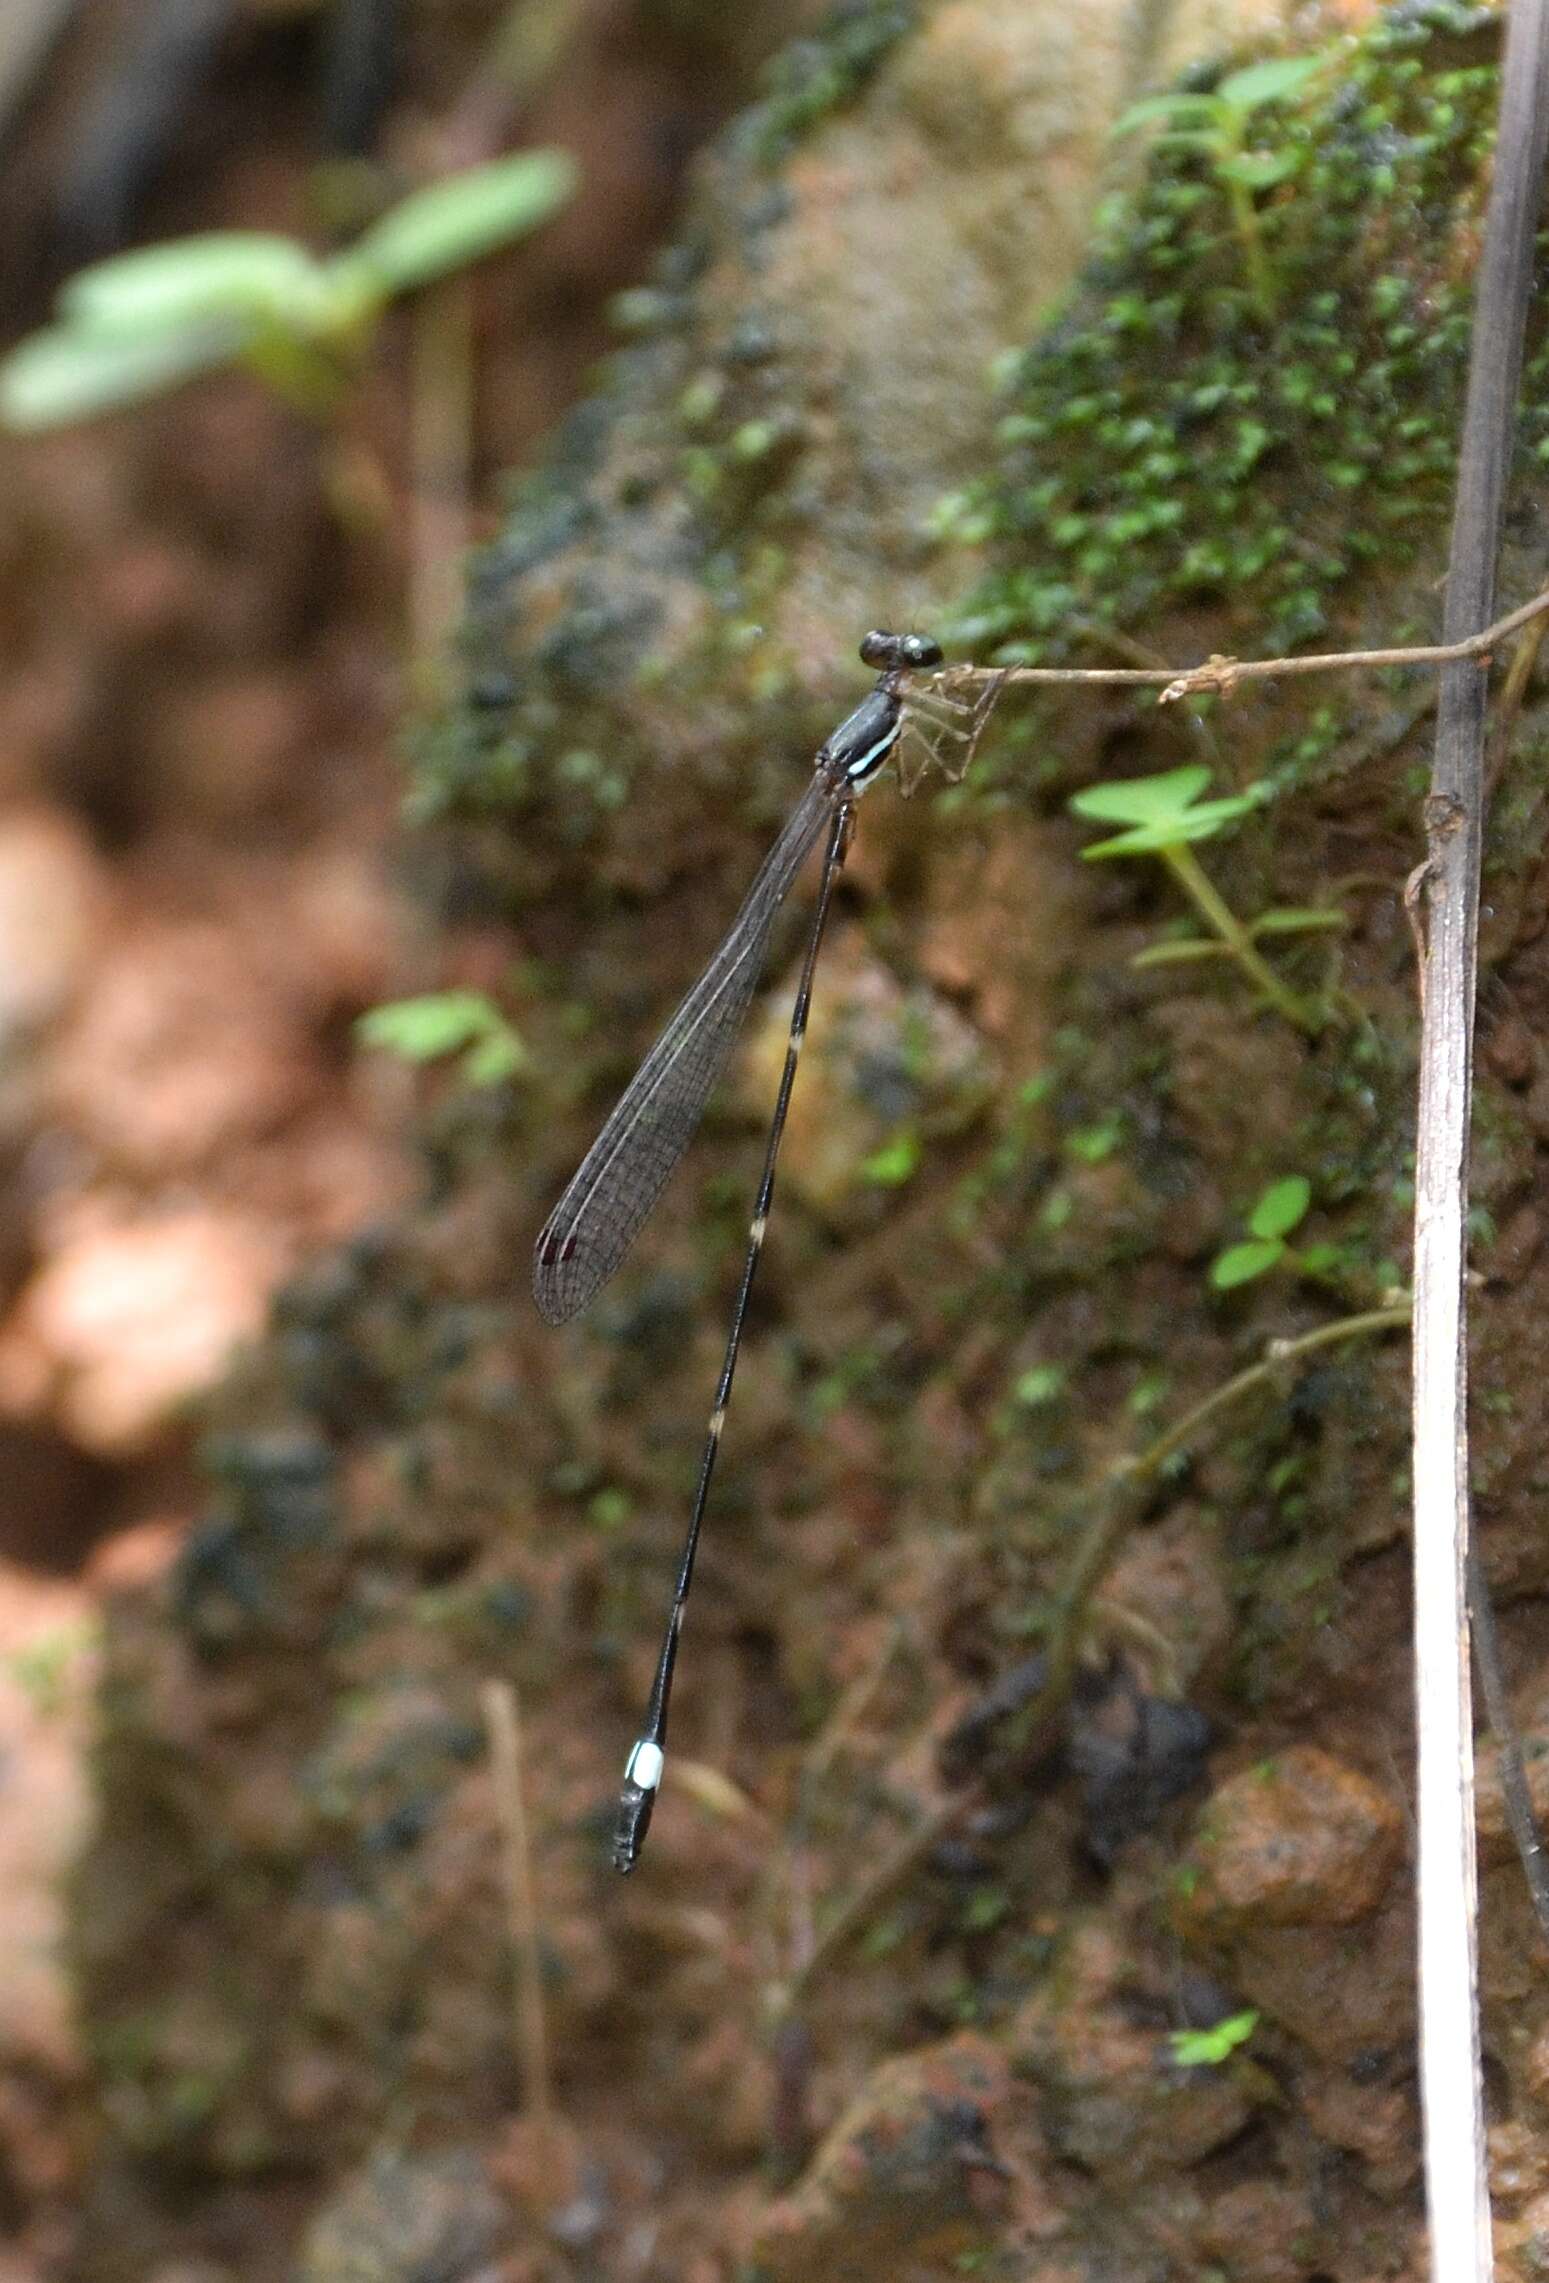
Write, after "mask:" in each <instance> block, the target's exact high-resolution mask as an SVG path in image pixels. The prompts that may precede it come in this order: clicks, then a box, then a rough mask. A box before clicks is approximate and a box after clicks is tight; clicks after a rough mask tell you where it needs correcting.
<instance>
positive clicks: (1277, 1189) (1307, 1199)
mask: <svg viewBox="0 0 1549 2283" xmlns="http://www.w3.org/2000/svg"><path fill="white" fill-rule="evenodd" d="M1311 1203H1312V1184H1311V1182H1310V1181H1307V1180H1305V1179H1304V1178H1303V1176H1302V1175H1301V1174H1299V1173H1290V1174H1287V1176H1286V1178H1285V1179H1284V1181H1275V1182H1272V1183H1271V1184H1270V1186H1269V1188H1267V1189H1266V1190H1265V1192H1264V1194H1263V1196H1262V1197H1261V1198H1260V1199H1259V1201H1258V1203H1257V1204H1256V1205H1255V1206H1254V1208H1253V1210H1252V1212H1251V1213H1250V1214H1249V1215H1248V1227H1249V1229H1250V1230H1251V1231H1252V1233H1253V1235H1254V1236H1256V1237H1288V1236H1289V1235H1290V1233H1291V1231H1292V1230H1293V1229H1294V1228H1295V1226H1296V1224H1297V1222H1298V1221H1299V1220H1301V1218H1302V1217H1303V1215H1304V1214H1305V1213H1306V1210H1307V1208H1308V1206H1309V1205H1310V1204H1311Z"/></svg>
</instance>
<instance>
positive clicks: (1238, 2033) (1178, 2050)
mask: <svg viewBox="0 0 1549 2283" xmlns="http://www.w3.org/2000/svg"><path fill="white" fill-rule="evenodd" d="M1258 2026H1259V2017H1258V2010H1257V2008H1256V2007H1253V2006H1249V2007H1248V2008H1247V2009H1246V2010H1245V2011H1244V2012H1242V2013H1234V2014H1230V2015H1228V2017H1227V2019H1226V2020H1225V2021H1218V2022H1216V2023H1214V2024H1213V2025H1212V2027H1211V2028H1209V2029H1175V2030H1173V2031H1172V2032H1171V2033H1170V2034H1169V2037H1168V2043H1169V2045H1170V2046H1171V2047H1172V2057H1173V2060H1174V2061H1175V2062H1176V2064H1177V2065H1178V2067H1179V2068H1180V2069H1216V2068H1219V2067H1220V2065H1221V2063H1222V2062H1223V2061H1226V2060H1228V2059H1229V2058H1230V2057H1231V2055H1232V2054H1233V2053H1235V2052H1236V2050H1237V2048H1238V2046H1239V2045H1246V2044H1247V2042H1248V2040H1249V2038H1250V2037H1251V2036H1252V2035H1253V2032H1254V2031H1255V2030H1256V2029H1257V2028H1258Z"/></svg>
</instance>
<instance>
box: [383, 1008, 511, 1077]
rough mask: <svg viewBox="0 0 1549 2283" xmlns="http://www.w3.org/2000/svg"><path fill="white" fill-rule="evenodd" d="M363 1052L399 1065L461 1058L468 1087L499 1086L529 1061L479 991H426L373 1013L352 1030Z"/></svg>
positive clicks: (495, 1010)
mask: <svg viewBox="0 0 1549 2283" xmlns="http://www.w3.org/2000/svg"><path fill="white" fill-rule="evenodd" d="M355 1036H356V1037H357V1038H358V1039H359V1040H360V1043H361V1045H362V1046H368V1047H378V1048H381V1049H382V1050H384V1051H385V1052H386V1053H388V1054H396V1055H397V1056H398V1057H399V1059H400V1061H403V1062H440V1061H441V1060H442V1059H443V1058H444V1057H445V1056H447V1055H450V1054H455V1055H458V1056H460V1057H461V1076H462V1079H463V1083H464V1084H465V1085H468V1086H498V1085H499V1084H500V1083H501V1081H502V1080H504V1079H507V1078H512V1077H514V1076H515V1075H516V1073H517V1072H518V1071H519V1070H520V1069H521V1068H522V1067H523V1065H524V1064H525V1062H526V1060H527V1049H526V1048H525V1047H524V1046H523V1044H522V1042H521V1040H520V1039H519V1038H518V1037H517V1035H516V1032H515V1031H514V1030H513V1029H512V1028H511V1025H510V1024H509V1023H508V1022H507V1021H506V1018H505V1016H504V1015H503V1014H501V1012H500V1010H499V1008H498V1007H496V1006H495V1005H494V1004H493V1002H492V1001H491V1000H490V999H488V998H486V996H485V994H484V993H483V992H482V991H428V992H426V993H425V994H424V995H423V996H422V997H420V998H417V999H392V1000H389V1001H388V1002H387V1004H386V1005H385V1006H381V1007H372V1008H371V1009H370V1010H369V1012H368V1013H366V1014H364V1015H362V1016H361V1017H360V1019H359V1021H358V1022H357V1023H356V1025H355Z"/></svg>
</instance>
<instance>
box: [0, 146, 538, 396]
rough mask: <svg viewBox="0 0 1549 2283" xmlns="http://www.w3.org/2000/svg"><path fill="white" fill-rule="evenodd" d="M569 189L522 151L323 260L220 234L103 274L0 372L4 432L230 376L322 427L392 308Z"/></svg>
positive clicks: (393, 215) (432, 187)
mask: <svg viewBox="0 0 1549 2283" xmlns="http://www.w3.org/2000/svg"><path fill="white" fill-rule="evenodd" d="M574 182H575V168H574V166H573V164H572V162H571V161H570V160H569V159H568V158H567V157H566V156H565V154H564V153H563V152H562V151H550V150H540V151H523V152H521V153H519V154H517V155H516V156H514V157H511V158H504V159H497V160H495V161H494V162H493V163H492V164H491V165H489V166H482V167H474V168H471V169H470V170H469V171H468V172H466V173H464V174H458V175H452V176H449V177H448V178H447V179H446V180H445V181H444V182H437V183H431V184H429V185H428V186H427V187H426V188H424V189H422V190H417V191H414V192H412V193H411V194H410V196H409V197H407V198H405V199H402V200H401V201H400V202H399V204H398V205H396V206H394V207H391V208H390V209H389V210H388V212H387V213H385V214H383V215H382V216H381V217H380V218H379V219H378V220H377V221H375V222H374V223H372V224H371V226H370V227H369V228H368V229H367V230H365V231H364V232H363V233H362V235H361V236H360V237H359V238H357V239H356V241H355V243H354V244H353V245H352V246H351V247H349V248H348V249H347V251H345V252H344V253H341V254H335V255H333V256H331V257H330V258H327V259H320V258H319V257H318V256H317V255H315V254H312V253H310V252H309V251H308V250H307V248H306V247H305V246H302V245H298V244H297V243H296V241H295V240H294V239H291V238H284V237H279V236H276V235H272V234H270V233H267V232H262V231H249V230H221V231H214V232H211V233H210V234H208V235H205V236H199V237H191V238H176V239H173V240H171V241H170V242H168V243H167V244H165V245H160V246H146V247H143V248H141V249H140V250H139V251H138V252H135V253H131V254H122V255H119V256H117V257H116V258H115V259H114V260H112V261H107V262H99V263H97V264H96V265H94V266H93V267H92V268H90V269H85V270H82V271H80V272H79V273H78V274H77V275H76V276H75V277H73V278H71V279H70V280H69V282H68V283H67V284H66V285H65V286H64V288H63V289H62V291H61V292H60V295H59V298H58V303H57V318H56V322H55V323H54V324H52V325H50V326H49V327H47V328H46V329H45V330H44V331H43V332H40V333H34V334H31V335H30V336H29V337H28V339H26V340H25V341H23V342H22V343H21V345H20V346H19V347H18V348H16V349H14V350H13V351H12V353H11V354H10V356H9V357H7V358H6V359H5V360H4V362H3V363H0V425H3V426H4V427H6V428H9V429H12V430H16V431H32V430H39V429H45V428H59V427H63V426H65V425H67V424H68V423H70V422H73V421H78V420H88V419H91V418H93V417H94V416H95V415H96V414H98V413H102V412H108V411H112V410H114V409H115V408H117V407H118V406H121V405H126V404H134V403H138V402H140V401H141V400H142V399H144V398H146V397H151V396H157V395H160V394H161V393H162V392H163V391H164V390H167V389H170V388H174V387H176V386H177V385H178V384H179V383H180V382H183V381H186V380H190V379H192V378H193V377H194V376H195V375H196V374H198V373H206V372H212V371H214V370H216V369H217V368H218V367H221V366H226V365H238V366H243V367H245V368H246V369H247V370H248V371H250V372H252V373H254V374H256V375H257V376H258V378H259V379H260V380H262V381H264V382H266V383H267V384H268V386H269V387H271V388H272V389H274V390H275V391H276V393H277V394H279V395H280V396H282V397H283V398H285V400H286V401H287V402H288V403H290V404H293V405H296V406H298V407H300V408H301V409H302V410H303V411H305V412H307V413H309V414H312V415H316V416H322V417H328V416H330V415H331V414H332V413H333V411H334V408H335V406H336V405H337V403H338V401H339V398H340V395H341V393H342V390H343V389H344V387H345V386H346V385H347V383H348V382H349V381H350V380H351V379H352V378H353V376H354V375H355V373H356V372H357V371H358V370H359V368H360V366H361V364H362V362H363V360H364V357H365V355H366V353H367V351H368V350H369V348H370V344H371V341H372V339H373V336H374V334H375V330H376V325H377V320H378V319H379V318H380V316H381V314H382V312H383V310H384V309H385V308H386V307H387V304H388V303H389V302H390V301H393V300H396V299H397V298H398V297H399V296H400V295H402V294H406V293H413V292H415V291H417V290H418V288H420V287H421V286H425V285H429V284H431V283H433V282H434V281H435V280H436V279H438V278H443V277H446V276H448V275H449V274H451V273H452V272H453V271H456V270H461V269H463V268H465V267H466V266H467V265H468V264H469V263H470V262H475V261H478V260H479V259H481V257H482V256H484V255H486V254H489V253H493V252H494V251H495V250H496V248H497V247H500V246H506V245H510V244H511V243H512V242H513V241H514V240H515V239H517V238H521V237H524V236H525V235H526V234H527V233H528V231H530V230H532V229H535V228H536V227H537V225H538V224H539V223H540V222H542V221H545V220H546V219H547V217H548V216H549V215H551V214H552V213H554V212H555V210H556V208H558V207H560V206H562V205H563V204H564V202H565V200H566V199H567V198H568V197H569V196H570V193H571V190H572V188H573V187H574Z"/></svg>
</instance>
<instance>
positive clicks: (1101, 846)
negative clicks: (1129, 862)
mask: <svg viewBox="0 0 1549 2283" xmlns="http://www.w3.org/2000/svg"><path fill="white" fill-rule="evenodd" d="M1262 799H1263V796H1262V795H1261V794H1256V793H1234V794H1232V795H1231V797H1230V798H1229V799H1227V800H1223V801H1200V802H1199V803H1198V804H1197V805H1196V806H1195V807H1194V808H1190V809H1180V810H1177V811H1175V812H1174V813H1173V814H1172V815H1170V816H1164V817H1158V818H1157V820H1156V822H1155V823H1154V824H1139V825H1136V826H1135V828H1134V830H1133V831H1131V832H1119V833H1115V834H1114V835H1113V837H1112V839H1111V840H1097V841H1094V842H1093V843H1092V845H1091V847H1090V848H1083V849H1082V851H1081V853H1082V856H1083V857H1084V858H1086V860H1087V861H1088V862H1091V861H1092V859H1093V858H1095V857H1102V856H1159V855H1160V854H1161V853H1162V851H1163V850H1164V849H1168V848H1176V847H1178V846H1179V845H1180V843H1181V842H1183V841H1188V840H1214V838H1215V836H1216V834H1217V833H1218V832H1220V831H1221V830H1222V829H1223V827H1225V826H1226V825H1229V824H1235V823H1236V822H1237V820H1238V818H1239V817H1244V816H1246V815H1247V814H1248V812H1249V811H1250V810H1251V809H1256V808H1258V807H1259V806H1260V804H1261V801H1262Z"/></svg>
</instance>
